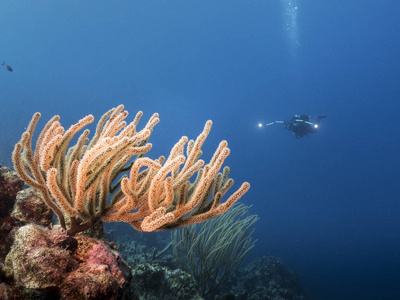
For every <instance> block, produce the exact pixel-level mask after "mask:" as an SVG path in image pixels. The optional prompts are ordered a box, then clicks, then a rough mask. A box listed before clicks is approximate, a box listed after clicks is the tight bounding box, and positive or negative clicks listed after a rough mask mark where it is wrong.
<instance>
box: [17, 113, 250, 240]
mask: <svg viewBox="0 0 400 300" xmlns="http://www.w3.org/2000/svg"><path fill="white" fill-rule="evenodd" d="M127 116H128V112H127V111H124V106H123V105H120V106H118V107H116V108H113V109H111V110H109V111H108V112H106V113H105V114H104V115H103V116H102V118H101V119H100V120H99V122H98V124H97V127H96V132H95V134H94V137H93V138H92V139H91V140H89V139H88V136H89V130H88V129H86V130H84V131H83V133H81V134H80V136H79V138H78V139H77V142H76V143H75V145H73V146H69V143H70V142H71V140H72V139H73V138H74V136H75V135H76V134H77V133H78V131H80V130H81V129H83V128H84V127H85V126H86V125H88V124H90V123H92V122H93V121H94V117H93V116H92V115H88V116H86V117H85V118H83V119H81V120H80V121H78V123H76V124H74V125H72V126H71V127H70V128H69V129H68V130H65V129H64V128H63V127H62V126H61V124H60V122H59V119H60V117H59V116H54V117H53V118H52V119H51V120H50V121H49V122H47V124H46V125H45V127H44V128H43V130H42V131H41V133H40V135H39V137H38V139H37V141H36V146H35V148H34V149H32V136H33V134H34V130H35V127H36V125H37V123H38V121H39V118H40V113H36V114H34V116H33V117H32V120H31V122H30V124H29V126H28V128H27V130H26V131H25V132H24V133H23V135H22V138H21V140H20V141H19V142H18V143H17V144H16V145H15V148H14V151H13V155H12V158H13V163H14V168H15V170H16V172H17V174H18V175H19V177H20V178H21V179H22V180H24V181H25V183H26V184H28V185H30V186H32V187H34V188H36V189H37V190H38V191H39V192H40V194H41V195H42V197H43V199H44V201H45V203H46V204H47V205H48V206H49V207H50V208H51V209H52V210H53V211H54V212H55V213H56V215H57V216H58V219H59V221H60V224H61V226H62V227H63V228H64V229H67V230H68V234H69V235H74V234H76V233H78V232H81V231H84V230H86V229H88V228H90V227H91V226H93V225H94V224H95V223H96V222H97V221H99V220H102V221H105V222H121V221H122V222H127V223H129V224H131V226H132V227H133V228H135V229H136V230H139V231H158V230H168V229H173V228H177V227H183V226H186V225H190V224H194V223H201V222H204V221H207V220H209V219H211V218H213V217H216V216H218V215H221V214H223V213H225V212H226V211H227V210H228V209H230V208H231V207H232V205H233V204H234V203H235V202H236V201H237V200H238V199H239V198H240V197H242V196H243V195H244V194H245V193H246V192H247V191H248V189H249V188H250V184H249V183H247V182H244V183H243V184H242V185H241V187H240V188H239V189H238V190H237V191H236V192H234V193H233V194H232V195H231V196H230V197H229V198H228V199H227V200H226V201H225V202H223V203H221V199H222V197H223V196H224V195H225V194H226V192H227V191H228V190H229V188H231V187H232V185H233V180H232V179H228V175H229V168H228V167H225V168H224V170H223V172H222V173H218V172H219V171H220V169H221V167H222V164H223V162H224V160H225V159H226V157H227V156H228V155H229V153H230V150H229V148H228V147H227V142H226V141H221V142H220V144H219V146H218V148H217V150H216V151H215V153H214V155H213V157H212V158H211V160H210V162H209V163H208V164H206V165H205V162H204V161H203V160H201V159H199V157H200V156H201V154H202V151H201V147H202V145H203V143H204V141H205V139H206V138H207V136H208V134H209V132H210V129H211V126H212V122H211V121H207V122H206V125H205V127H204V130H203V132H202V133H201V134H200V135H199V136H198V137H197V139H196V140H190V141H189V140H188V138H187V137H185V136H184V137H182V138H181V139H180V140H179V141H178V143H177V144H176V145H175V146H174V147H173V148H172V150H171V152H170V154H169V156H168V158H166V159H165V158H164V157H160V158H158V159H156V160H152V159H150V158H147V157H143V155H144V154H146V153H147V152H148V151H149V150H150V149H151V147H152V145H151V144H150V143H147V141H148V139H149V137H150V135H151V132H152V130H153V128H154V126H155V125H156V124H157V123H158V122H159V118H158V114H153V116H152V117H151V118H150V120H149V121H148V122H147V124H146V125H145V127H144V129H142V130H140V131H137V125H138V122H139V120H140V118H141V117H142V112H138V113H137V114H136V117H135V118H134V120H133V121H132V122H131V123H129V124H127V122H126V121H125V119H126V117H127ZM186 144H187V147H186V157H185V155H184V147H185V145H186ZM134 156H137V157H136V158H135V159H134V160H133V161H132V158H133V157H134ZM128 171H129V178H128V177H126V176H122V178H121V179H120V180H117V179H118V178H119V177H120V175H121V174H123V173H124V172H128ZM196 173H197V177H196V179H195V180H194V181H193V182H192V183H191V182H190V181H189V179H190V178H191V177H193V176H194V175H195V174H196ZM169 174H170V175H169ZM168 175H169V176H168ZM114 182H115V184H113V183H114ZM109 195H112V197H111V199H109ZM53 199H54V200H53Z"/></svg>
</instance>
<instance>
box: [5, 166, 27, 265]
mask: <svg viewBox="0 0 400 300" xmlns="http://www.w3.org/2000/svg"><path fill="white" fill-rule="evenodd" d="M23 185H24V183H23V181H22V180H21V179H19V177H18V176H17V173H15V172H12V171H10V169H9V168H7V167H2V166H1V165H0V262H3V261H4V258H5V256H6V254H7V253H8V251H9V250H10V246H11V242H12V239H10V232H11V230H12V229H13V228H14V226H15V220H14V219H13V218H11V216H10V214H11V212H12V209H13V207H14V203H15V199H16V196H17V193H18V192H19V191H20V190H21V189H22V188H23Z"/></svg>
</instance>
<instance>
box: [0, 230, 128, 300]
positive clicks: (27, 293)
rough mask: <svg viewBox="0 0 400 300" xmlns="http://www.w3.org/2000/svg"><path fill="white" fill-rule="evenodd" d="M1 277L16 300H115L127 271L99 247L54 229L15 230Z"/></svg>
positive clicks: (102, 245) (103, 246) (93, 241)
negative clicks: (35, 298) (36, 297)
mask: <svg viewBox="0 0 400 300" xmlns="http://www.w3.org/2000/svg"><path fill="white" fill-rule="evenodd" d="M2 269H3V273H4V274H5V278H6V281H7V282H8V283H10V285H11V286H12V287H13V289H14V291H16V296H18V297H22V298H21V299H29V298H30V297H31V298H32V297H33V296H32V295H37V294H38V293H39V294H40V295H41V296H40V297H41V298H44V299H46V298H48V297H50V296H51V297H53V298H55V299H119V298H120V297H121V295H122V291H123V287H124V285H125V284H128V282H129V279H130V276H131V274H130V268H129V266H128V265H127V264H126V263H125V262H124V261H123V260H122V259H121V258H120V256H119V254H118V253H117V252H114V251H113V250H112V249H111V248H110V247H108V246H107V245H106V244H105V243H104V242H102V241H99V240H96V239H92V238H88V237H85V236H83V235H80V236H76V237H75V238H70V237H68V236H67V235H66V234H65V231H63V230H61V229H59V228H53V229H52V230H49V229H47V228H45V227H42V226H39V225H35V224H28V225H25V226H23V227H21V228H19V229H18V231H17V232H16V233H15V241H14V244H13V246H12V248H11V251H10V252H9V254H8V255H7V258H6V261H5V265H4V266H3V268H2Z"/></svg>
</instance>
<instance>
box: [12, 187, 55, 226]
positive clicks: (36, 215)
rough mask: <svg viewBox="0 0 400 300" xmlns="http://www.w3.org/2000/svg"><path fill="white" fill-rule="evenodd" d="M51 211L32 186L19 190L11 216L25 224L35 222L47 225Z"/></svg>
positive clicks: (51, 214)
mask: <svg viewBox="0 0 400 300" xmlns="http://www.w3.org/2000/svg"><path fill="white" fill-rule="evenodd" d="M52 216H53V211H52V210H51V209H50V207H48V206H47V205H46V203H44V201H43V199H42V197H41V195H40V193H39V192H37V191H36V190H35V189H34V188H28V189H25V190H22V191H19V192H18V194H17V198H16V202H15V205H14V209H13V211H12V213H11V217H13V218H14V219H16V220H18V221H19V223H21V224H23V225H25V224H28V223H35V224H38V225H42V226H49V225H50V224H51V218H52Z"/></svg>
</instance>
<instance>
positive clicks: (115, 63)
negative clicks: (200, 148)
mask: <svg viewBox="0 0 400 300" xmlns="http://www.w3.org/2000/svg"><path fill="white" fill-rule="evenodd" d="M399 11H400V2H399V1H391V0H388V1H373V0H366V1H354V0H337V1H329V2H328V1H316V0H314V1H307V0H305V1H299V0H292V1H291V2H290V1H285V0H279V1H265V0H262V1H261V0H260V1H257V0H254V1H228V0H224V1H220V0H213V1H204V0H202V1H184V0H175V1H158V0H157V1H7V2H4V3H3V5H2V8H1V10H0V33H1V34H0V38H1V47H0V61H2V60H4V61H5V62H6V63H7V64H9V65H10V66H12V68H13V69H14V71H13V72H12V73H10V72H8V71H7V70H6V69H3V68H1V69H0V84H1V87H0V103H1V106H0V129H1V131H0V163H1V164H3V165H11V162H10V153H11V151H12V149H13V145H14V144H15V143H16V142H17V141H18V140H19V138H20V135H21V133H22V132H23V130H24V128H25V127H26V125H27V124H28V122H29V120H30V117H31V116H32V114H33V113H34V112H36V111H40V112H42V116H43V117H42V119H43V120H42V121H41V123H40V125H43V124H44V120H47V119H49V118H50V117H51V116H53V115H54V114H60V115H61V122H62V124H63V125H64V126H65V127H68V126H69V125H70V124H71V123H73V122H76V121H77V120H78V119H80V118H81V117H83V116H84V115H87V114H89V113H92V114H94V115H95V117H96V119H98V118H99V117H100V116H101V115H102V113H104V112H105V111H106V110H108V109H109V108H111V107H114V106H116V105H118V104H120V103H123V104H125V106H126V108H127V109H128V110H129V111H130V113H131V115H134V114H135V113H136V112H137V111H138V110H142V111H144V114H145V116H144V118H145V119H146V120H147V118H148V117H150V115H151V114H152V113H153V112H159V113H160V117H161V123H160V124H159V125H157V127H156V129H155V131H154V133H153V135H152V138H151V142H152V143H153V145H154V147H153V150H152V151H151V152H150V153H149V156H150V157H152V158H155V157H157V156H158V155H160V154H164V155H166V154H168V153H169V150H170V148H171V147H172V146H173V145H174V144H175V142H176V141H177V140H178V139H179V137H180V136H182V135H188V136H189V137H191V138H195V137H196V136H197V134H198V133H199V132H200V131H201V130H202V127H203V125H204V123H205V121H206V120H207V119H212V120H213V121H214V126H213V130H212V133H211V135H210V137H209V138H208V140H207V142H206V145H205V147H204V152H205V157H206V158H208V157H210V155H211V153H212V152H213V151H214V149H215V147H216V146H217V144H218V142H219V141H220V140H221V139H227V140H228V142H229V145H230V148H231V151H232V152H231V155H230V157H229V158H228V160H227V164H228V165H229V166H230V167H231V170H232V171H231V175H232V177H233V178H234V179H235V181H236V187H237V186H238V185H239V184H240V183H241V182H243V181H245V180H247V181H249V182H250V183H251V184H252V187H251V190H250V192H248V193H247V194H246V195H245V197H244V198H243V199H242V200H243V201H244V202H245V203H246V204H252V205H253V207H252V212H253V213H257V214H258V215H259V216H260V221H259V222H258V225H257V232H256V235H257V238H258V239H259V241H258V242H257V246H256V248H255V249H254V250H253V255H274V256H278V257H281V258H282V259H283V260H284V261H285V263H286V264H287V266H288V267H289V268H292V269H295V270H297V271H298V273H299V275H300V278H301V281H302V284H303V286H304V287H305V288H306V289H307V290H308V291H309V292H310V294H311V295H312V296H313V297H314V299H324V300H330V299H332V300H333V299H365V300H369V299H400V285H399V283H400V218H399V216H400V187H399V186H400V126H399V123H398V121H399V117H400V103H399V99H400V79H399V78H400V56H399V54H400V18H399V17H398V14H399ZM294 114H308V115H311V116H312V117H313V118H315V117H316V116H317V115H318V114H326V115H328V117H327V118H326V119H324V120H322V122H321V126H320V129H319V131H318V132H317V133H316V134H314V135H312V136H310V137H309V138H307V137H304V138H302V139H295V138H294V137H293V136H292V135H291V134H290V132H288V131H287V130H285V129H283V128H282V127H280V126H278V125H274V126H270V127H267V128H265V127H264V128H259V127H258V126H257V124H258V123H259V122H263V123H267V122H271V121H275V120H287V119H290V118H291V116H292V115H294ZM143 123H144V121H142V124H143Z"/></svg>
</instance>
